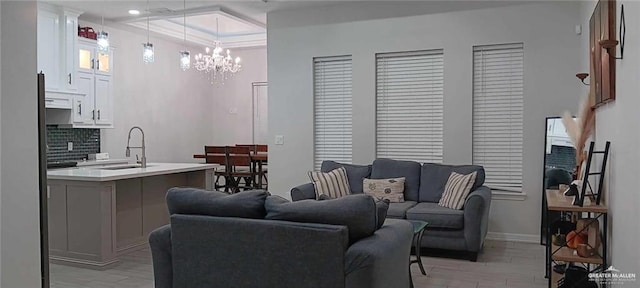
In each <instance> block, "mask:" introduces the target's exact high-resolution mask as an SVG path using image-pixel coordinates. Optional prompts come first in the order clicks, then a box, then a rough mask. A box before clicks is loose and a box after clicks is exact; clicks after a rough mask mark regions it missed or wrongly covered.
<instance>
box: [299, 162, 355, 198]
mask: <svg viewBox="0 0 640 288" xmlns="http://www.w3.org/2000/svg"><path fill="white" fill-rule="evenodd" d="M309 179H311V182H312V183H313V188H314V189H315V191H316V198H317V197H318V196H320V195H322V194H325V195H327V196H329V197H331V198H340V197H342V196H347V195H349V194H351V193H350V192H349V180H348V179H347V170H345V169H344V167H340V168H338V169H333V170H331V171H329V172H327V173H323V172H319V171H310V172H309Z"/></svg>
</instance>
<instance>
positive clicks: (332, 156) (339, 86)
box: [313, 56, 352, 170]
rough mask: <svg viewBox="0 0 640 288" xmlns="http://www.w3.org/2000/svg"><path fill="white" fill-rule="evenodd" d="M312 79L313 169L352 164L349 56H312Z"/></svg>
mask: <svg viewBox="0 0 640 288" xmlns="http://www.w3.org/2000/svg"><path fill="white" fill-rule="evenodd" d="M313 79H314V168H315V169H316V170H320V165H321V164H322V161H324V160H334V161H337V162H341V163H351V137H352V136H351V135H352V133H351V129H352V128H351V125H352V124H351V111H352V110H351V106H352V104H351V56H333V57H316V58H314V59H313Z"/></svg>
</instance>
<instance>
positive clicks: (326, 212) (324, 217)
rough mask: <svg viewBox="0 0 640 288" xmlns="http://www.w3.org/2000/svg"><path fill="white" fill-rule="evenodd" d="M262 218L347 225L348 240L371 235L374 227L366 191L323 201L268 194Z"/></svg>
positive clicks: (373, 212) (372, 203)
mask: <svg viewBox="0 0 640 288" xmlns="http://www.w3.org/2000/svg"><path fill="white" fill-rule="evenodd" d="M264 206H265V209H266V210H267V216H265V219H269V220H284V221H291V222H301V223H320V224H331V225H343V226H347V227H348V228H349V243H354V242H356V241H358V240H360V239H362V238H365V237H369V236H371V235H372V234H373V233H374V232H375V231H376V226H377V221H376V220H377V219H376V214H377V213H376V204H375V201H374V200H373V198H371V197H370V196H367V195H362V194H355V195H348V196H346V197H342V198H337V199H330V200H324V201H316V200H301V201H296V202H284V201H282V200H281V199H278V197H275V196H269V197H267V200H266V201H265V203H264Z"/></svg>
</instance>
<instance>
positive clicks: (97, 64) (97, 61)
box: [96, 59, 100, 70]
mask: <svg viewBox="0 0 640 288" xmlns="http://www.w3.org/2000/svg"><path fill="white" fill-rule="evenodd" d="M96 66H97V67H96V69H98V70H100V59H98V60H96Z"/></svg>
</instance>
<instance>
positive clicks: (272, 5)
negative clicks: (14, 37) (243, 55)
mask: <svg viewBox="0 0 640 288" xmlns="http://www.w3.org/2000/svg"><path fill="white" fill-rule="evenodd" d="M47 2H49V3H52V4H55V5H59V6H64V7H68V8H72V9H75V10H79V11H81V12H83V14H82V15H81V16H80V19H84V20H87V21H89V22H97V21H100V20H101V18H102V17H104V20H105V22H106V23H107V24H109V23H112V24H122V25H125V26H128V27H137V28H140V29H145V30H146V28H147V16H149V18H150V20H149V28H150V30H151V31H152V32H154V33H159V34H160V35H164V36H168V37H172V38H174V39H176V40H182V39H183V34H184V32H183V27H184V26H183V21H184V20H185V19H184V18H183V13H185V12H186V14H187V17H186V33H187V41H188V42H191V43H195V44H198V45H203V46H210V45H212V42H213V41H220V42H222V44H223V45H224V47H229V48H234V47H255V46H264V45H266V37H267V36H266V35H267V34H266V21H267V13H268V12H272V11H279V10H292V9H298V8H304V7H322V6H333V7H336V6H340V7H343V8H344V9H346V10H353V11H354V13H352V14H353V19H352V20H354V21H357V20H365V18H368V19H371V18H385V17H401V16H409V15H419V14H430V13H442V12H448V11H454V10H468V9H481V8H485V7H495V6H503V5H511V4H515V3H523V2H526V1H519V0H516V1H486V0H475V1H473V0H472V1H340V0H333V1H315V0H297V1H278V0H232V1H192V0H187V1H186V9H184V8H183V5H184V3H183V1H166V0H150V1H149V4H148V5H149V7H148V9H147V1H139V0H132V1H123V0H119V1H104V0H88V1H64V0H48V1H47ZM400 4H402V5H400ZM362 5H367V8H369V9H366V10H367V11H374V12H376V13H366V14H367V15H360V14H362V13H360V14H359V13H358V12H359V11H362V9H361V8H362ZM402 7H405V8H406V9H404V8H402ZM130 9H136V10H139V11H140V12H141V14H140V15H137V16H133V15H129V14H128V11H129V10H130ZM399 9H404V11H401V10H399ZM147 11H148V12H147ZM405 14H406V15H405ZM361 18H362V19H361ZM216 19H217V22H218V25H216ZM336 20H339V19H336ZM343 20H344V19H343ZM216 26H217V28H216Z"/></svg>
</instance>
